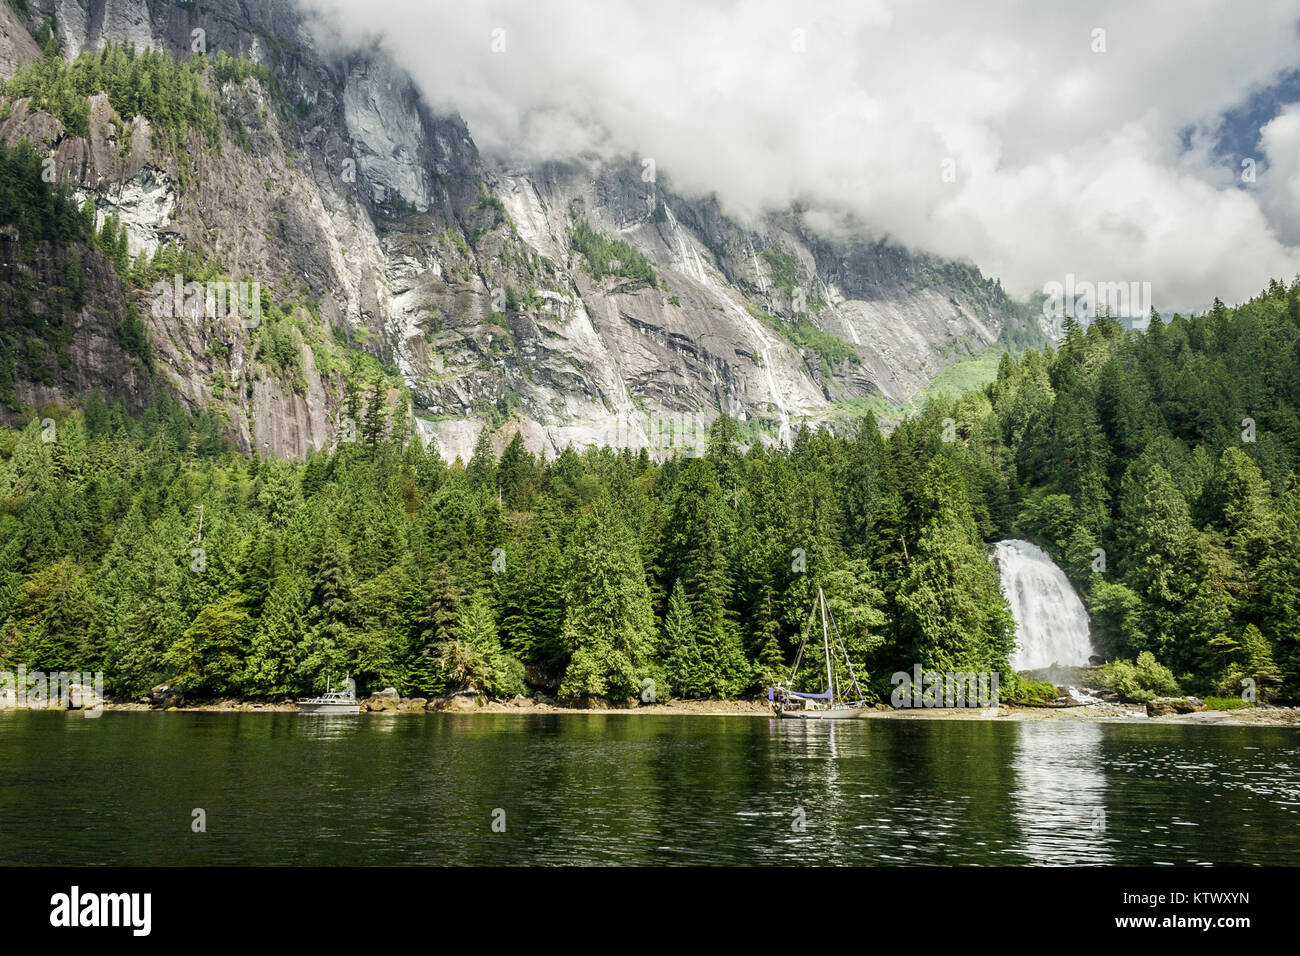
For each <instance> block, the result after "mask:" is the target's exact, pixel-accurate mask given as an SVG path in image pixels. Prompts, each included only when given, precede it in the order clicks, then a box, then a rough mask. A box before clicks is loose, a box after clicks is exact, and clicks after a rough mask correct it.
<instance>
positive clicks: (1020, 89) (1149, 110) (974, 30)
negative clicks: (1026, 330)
mask: <svg viewBox="0 0 1300 956" xmlns="http://www.w3.org/2000/svg"><path fill="white" fill-rule="evenodd" d="M308 2H310V3H311V4H312V5H314V6H316V7H317V8H320V9H323V10H326V11H328V12H329V13H331V14H332V15H336V16H337V17H338V18H339V21H340V23H341V25H342V26H343V28H344V29H345V31H346V32H347V33H348V34H349V35H355V36H358V37H360V36H361V35H363V34H364V33H367V32H371V31H378V32H380V33H382V34H384V36H385V45H386V46H387V47H388V48H389V49H390V50H391V51H392V52H393V53H394V54H395V55H396V57H397V58H398V60H399V61H400V62H401V63H402V64H403V65H404V66H405V67H406V68H407V69H408V70H410V71H411V73H412V74H413V75H414V76H415V77H416V79H417V80H418V81H419V83H420V85H421V87H422V88H423V90H424V92H425V94H426V95H427V96H428V97H429V99H430V100H431V102H433V103H435V104H437V105H439V106H442V107H446V108H451V109H455V110H457V111H458V112H460V113H461V115H463V116H464V117H465V119H466V121H467V122H468V123H469V126H470V130H471V132H472V133H473V135H474V137H475V140H476V141H477V142H478V144H479V146H480V148H481V149H483V151H484V152H485V153H488V154H498V155H503V156H508V157H510V158H513V159H516V160H523V161H528V160H536V159H541V158H556V157H558V156H563V155H566V154H575V153H578V152H582V151H584V150H597V151H600V152H603V153H606V154H611V155H612V154H616V153H617V154H628V153H632V152H637V153H640V154H641V155H644V156H653V157H654V158H655V160H656V162H657V163H658V166H659V169H660V170H661V171H663V172H664V173H666V174H667V175H668V177H669V178H670V179H671V180H672V182H673V183H674V185H675V186H676V187H677V188H679V189H682V190H684V191H692V192H711V191H715V190H716V191H717V192H718V194H719V196H720V198H721V199H722V201H723V202H724V204H726V205H727V206H728V207H729V208H730V209H731V210H733V211H734V212H736V213H737V214H740V215H752V214H754V213H756V212H759V211H761V210H763V209H764V208H773V207H780V206H783V205H785V204H787V203H788V202H790V201H791V200H792V199H795V198H798V199H801V200H803V201H805V202H807V203H809V204H810V205H811V206H812V207H813V208H814V209H819V210H824V211H826V212H829V213H833V214H839V213H843V214H852V215H854V216H856V217H857V218H858V219H859V220H860V221H862V222H865V223H867V224H869V225H870V227H871V228H872V229H873V230H876V231H877V232H878V233H881V234H888V235H890V236H891V237H893V238H895V239H897V240H898V241H901V242H904V243H906V244H908V245H910V246H913V247H916V248H920V249H925V250H928V251H933V252H936V253H939V254H942V255H947V256H959V257H965V258H969V259H972V260H974V261H975V262H976V263H978V264H979V265H980V266H981V267H982V268H983V269H984V270H985V271H986V272H988V273H989V274H992V275H998V276H1000V277H1002V279H1003V281H1004V283H1005V284H1006V285H1007V286H1008V287H1009V288H1011V289H1013V290H1014V291H1017V292H1020V293H1022V294H1024V293H1028V292H1030V291H1032V290H1036V289H1038V288H1041V286H1042V284H1043V283H1044V282H1045V281H1048V280H1051V279H1058V280H1059V279H1062V278H1063V277H1064V276H1065V274H1066V273H1070V272H1072V273H1074V274H1076V275H1078V276H1080V277H1081V278H1089V279H1095V280H1101V281H1121V280H1125V281H1126V280H1141V281H1150V282H1151V283H1152V286H1153V290H1154V295H1155V299H1156V301H1157V303H1158V304H1159V305H1160V306H1161V307H1162V308H1182V309H1189V308H1200V307H1203V306H1204V305H1205V304H1206V303H1207V302H1208V301H1209V300H1210V299H1212V298H1213V297H1214V296H1215V295H1219V296H1221V297H1222V298H1224V299H1225V300H1234V299H1239V298H1244V297H1246V296H1248V295H1250V294H1252V293H1253V292H1254V291H1256V290H1258V289H1259V288H1261V287H1262V286H1263V285H1264V284H1265V283H1266V281H1267V279H1268V278H1269V276H1291V275H1293V274H1294V273H1295V272H1296V271H1297V270H1300V250H1297V249H1296V248H1294V247H1292V246H1290V245H1288V243H1296V242H1297V241H1298V239H1300V114H1298V113H1297V112H1296V111H1295V110H1292V111H1291V112H1289V113H1288V114H1286V115H1285V116H1283V117H1279V118H1278V119H1277V120H1275V121H1274V123H1272V124H1270V126H1269V128H1268V129H1267V130H1266V131H1265V134H1264V148H1265V150H1266V152H1267V156H1268V158H1269V161H1270V163H1271V164H1272V168H1271V169H1269V170H1268V171H1267V172H1266V173H1263V174H1261V176H1260V177H1259V181H1258V182H1257V183H1256V184H1254V185H1253V186H1251V187H1250V188H1249V189H1241V188H1238V182H1237V179H1236V177H1235V176H1234V175H1233V174H1232V171H1225V170H1223V169H1222V168H1218V167H1214V166H1213V165H1212V164H1211V163H1210V162H1209V160H1208V158H1207V157H1208V149H1207V147H1206V143H1205V136H1204V135H1202V136H1200V137H1198V138H1196V139H1195V140H1194V146H1195V148H1194V149H1193V150H1191V151H1190V152H1187V153H1182V152H1181V151H1180V147H1181V140H1180V132H1181V131H1182V130H1183V129H1185V128H1187V127H1193V128H1196V129H1200V130H1202V131H1203V132H1204V131H1206V130H1213V129H1214V128H1215V126H1216V125H1217V122H1218V118H1219V117H1220V116H1221V114H1222V113H1223V111H1224V110H1226V109H1228V108H1229V107H1231V106H1233V105H1235V104H1237V103H1239V102H1240V101H1241V100H1242V99H1243V98H1244V97H1245V95H1246V94H1247V93H1248V92H1249V91H1250V90H1251V89H1255V88H1259V87H1261V86H1265V85H1268V84H1269V83H1271V82H1272V81H1273V80H1274V79H1275V78H1276V76H1277V75H1278V74H1279V72H1281V71H1283V70H1286V69H1292V68H1296V67H1298V66H1300V33H1298V32H1297V25H1296V24H1297V19H1300V3H1298V2H1296V0H1289V2H1282V0H1276V2H1259V3H1253V4H1251V5H1250V6H1249V8H1247V10H1246V11H1245V12H1243V8H1242V7H1241V6H1240V5H1239V4H1234V3H1232V2H1230V0H1190V2H1179V3H1177V4H1173V3H1155V2H1151V3H1134V2H1132V0H1102V2H1097V3H1091V4H1089V5H1087V9H1086V10H1084V9H1079V10H1049V9H1045V8H1046V7H1048V6H1051V5H1045V4H1042V3H1039V2H1035V0H1001V2H998V0H984V2H980V3H970V2H964V0H950V2H940V0H823V2H816V3H795V2H783V0H723V2H713V3H708V4H706V3H702V2H700V0H657V2H655V3H646V2H636V3H633V2H626V0H604V2H601V3H591V2H583V0H545V2H538V0H495V2H489V3H480V2H473V0H454V2H452V0H385V2H383V3H375V2H374V0H308ZM1098 28H1100V29H1104V30H1105V46H1106V52H1104V53H1094V52H1093V51H1092V47H1093V45H1094V30H1096V29H1098ZM494 30H504V31H505V32H504V41H505V51H504V52H499V53H494V52H493V51H492V39H493V31H494ZM795 31H803V33H802V34H798V33H796V32H795ZM497 36H498V37H500V36H501V34H498V35H497ZM801 38H802V41H803V44H804V52H798V50H797V48H798V47H799V41H800V39H801ZM947 158H951V159H953V160H954V161H955V162H956V166H957V169H958V178H957V182H955V183H949V182H944V181H943V178H942V176H941V169H942V163H943V161H944V160H945V159H947Z"/></svg>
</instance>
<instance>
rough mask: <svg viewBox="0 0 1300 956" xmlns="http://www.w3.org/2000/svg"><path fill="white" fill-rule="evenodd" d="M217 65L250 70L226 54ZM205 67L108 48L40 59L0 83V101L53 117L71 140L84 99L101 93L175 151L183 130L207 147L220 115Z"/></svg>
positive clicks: (79, 131) (85, 115)
mask: <svg viewBox="0 0 1300 956" xmlns="http://www.w3.org/2000/svg"><path fill="white" fill-rule="evenodd" d="M217 63H218V66H219V69H221V70H222V71H224V72H226V73H231V74H238V73H239V72H241V70H248V69H251V68H250V67H242V68H241V67H239V66H235V65H233V63H234V61H233V60H232V59H231V58H230V57H229V55H228V54H227V55H226V56H225V57H224V58H220V57H219V58H218V60H217ZM205 68H206V64H205V61H204V59H203V58H202V57H195V58H192V59H190V60H187V61H185V62H183V63H182V62H178V61H177V60H176V59H175V58H174V57H172V56H171V55H170V54H169V53H166V52H163V51H159V50H143V51H137V50H136V48H135V47H134V46H133V45H130V44H128V45H127V46H119V45H117V44H112V43H109V44H106V45H104V46H103V47H102V48H100V49H99V50H86V51H84V52H83V53H82V54H81V55H80V56H78V57H77V58H76V59H75V60H72V61H68V60H65V59H63V57H62V56H59V55H58V54H57V53H56V54H53V55H50V54H47V55H45V56H42V57H41V58H40V59H38V60H35V61H33V62H32V63H29V64H27V65H26V66H25V67H23V68H22V69H20V70H19V71H18V72H17V73H16V74H15V75H14V76H13V77H12V78H10V79H9V80H7V81H6V82H5V83H4V85H3V86H2V87H0V95H4V96H6V97H8V98H10V99H18V98H21V97H26V98H29V99H30V100H31V101H32V105H33V106H34V107H35V108H36V109H41V110H45V111H46V112H48V113H51V114H52V115H54V116H55V117H57V118H58V119H59V120H60V121H61V122H62V123H63V125H64V127H66V128H67V130H68V132H69V133H70V134H71V135H73V136H82V137H89V136H90V132H91V130H90V103H89V98H90V97H91V96H94V95H96V94H98V93H105V94H107V95H108V102H109V105H110V106H112V108H113V110H114V111H115V112H116V113H117V114H118V116H119V117H122V118H123V119H125V120H126V121H127V122H130V120H131V119H133V118H134V117H136V116H143V117H145V118H146V119H147V120H149V122H150V123H151V124H152V126H153V127H154V130H155V133H156V134H157V135H159V136H161V137H162V139H163V142H164V143H165V144H167V145H168V146H169V148H171V149H173V150H178V149H180V148H181V147H182V146H183V144H184V142H185V136H186V134H187V133H188V132H189V131H190V130H194V131H196V132H198V133H199V134H200V135H202V136H203V137H205V138H206V139H207V140H208V141H209V142H215V141H216V139H217V137H218V136H219V134H220V111H219V109H218V107H217V104H216V100H215V98H214V97H213V96H212V94H211V92H210V91H209V90H208V88H207V86H206V84H205V83H204V79H203V73H204V70H205Z"/></svg>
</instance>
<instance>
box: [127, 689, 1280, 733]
mask: <svg viewBox="0 0 1300 956" xmlns="http://www.w3.org/2000/svg"><path fill="white" fill-rule="evenodd" d="M167 703H168V706H165V707H160V706H156V705H152V704H149V703H144V702H133V703H113V702H106V703H105V704H104V709H105V710H106V711H155V712H180V713H295V712H297V711H298V706H297V704H296V703H294V701H292V700H282V701H270V702H267V701H241V700H217V701H209V702H196V703H190V702H184V701H177V700H175V699H171V700H168V701H167ZM358 703H359V704H360V705H361V710H362V714H363V715H366V716H371V715H373V716H400V715H409V714H427V713H459V714H637V715H642V716H654V715H682V714H690V715H699V716H709V717H736V716H741V717H770V716H771V711H770V710H769V709H768V704H767V701H766V700H762V699H758V700H669V701H659V702H655V703H642V702H641V701H640V700H637V699H636V698H631V699H628V700H626V701H623V700H615V701H609V700H600V699H592V700H588V701H580V702H561V701H559V700H557V699H555V698H548V697H522V696H520V697H515V698H514V699H512V700H506V701H501V700H489V699H487V698H485V697H484V696H482V695H479V694H473V693H461V694H453V695H450V696H447V697H435V698H423V697H401V696H399V695H398V694H397V692H396V691H395V690H391V689H389V690H388V691H384V692H381V693H379V694H375V695H373V696H371V697H368V698H364V699H361V700H359V701H358ZM1178 703H1179V704H1180V705H1181V706H1160V705H1159V704H1158V703H1157V706H1154V707H1153V706H1150V705H1143V704H1124V703H1119V702H1115V701H1098V702H1095V703H1083V704H1076V705H1072V706H1018V705H1014V704H1001V705H999V706H998V707H995V708H987V709H984V708H974V707H972V708H901V709H894V708H892V707H889V706H887V705H885V704H877V705H875V709H873V710H871V711H869V712H868V713H867V714H865V715H864V716H863V718H862V719H864V720H880V719H886V720H1023V721H1031V722H1032V721H1069V720H1085V721H1105V722H1127V721H1133V722H1146V721H1153V722H1156V723H1162V724H1220V725H1236V726H1251V725H1272V726H1292V727H1300V707H1271V706H1260V707H1249V708H1241V709H1238V710H1222V711H1212V710H1206V709H1205V708H1204V705H1203V704H1200V702H1195V703H1196V704H1200V706H1199V708H1197V707H1196V706H1195V704H1190V703H1189V704H1186V705H1183V702H1182V701H1181V700H1180V701H1179V702H1178Z"/></svg>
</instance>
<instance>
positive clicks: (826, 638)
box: [817, 588, 835, 703]
mask: <svg viewBox="0 0 1300 956" xmlns="http://www.w3.org/2000/svg"><path fill="white" fill-rule="evenodd" d="M817 601H818V607H819V608H820V609H821V612H822V643H823V644H824V645H825V646H826V689H827V690H829V691H830V692H831V703H834V701H835V676H834V672H833V671H832V670H831V637H830V632H829V631H828V630H827V629H826V595H825V594H823V593H822V589H821V588H818V589H817Z"/></svg>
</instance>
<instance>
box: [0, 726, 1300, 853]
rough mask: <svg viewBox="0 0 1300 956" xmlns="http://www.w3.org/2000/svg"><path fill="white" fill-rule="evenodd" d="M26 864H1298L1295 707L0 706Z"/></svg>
mask: <svg viewBox="0 0 1300 956" xmlns="http://www.w3.org/2000/svg"><path fill="white" fill-rule="evenodd" d="M196 807H201V808H203V809H204V810H205V811H206V813H207V832H206V833H194V832H192V830H191V820H192V816H191V812H192V810H193V809H194V808H196ZM498 809H500V810H503V811H504V819H505V832H503V833H499V832H493V829H492V822H493V813H494V811H495V810H498ZM801 818H802V820H803V821H804V822H805V827H804V829H803V830H802V831H798V830H796V829H795V825H796V824H797V823H798V822H799V820H800V819H801ZM498 819H499V817H498ZM23 863H27V864H59V865H84V864H148V865H169V864H362V865H374V864H566V863H594V864H608V863H626V864H633V863H646V864H752V863H796V864H797V863H825V864H855V865H868V864H994V865H996V864H1026V863H1028V864H1068V863H1103V864H1155V863H1172V864H1199V863H1216V864H1297V863H1300V731H1296V730H1291V729H1285V728H1263V727H1221V726H1218V727H1188V726H1171V725H1153V724H1142V723H1131V724H1092V723H1075V722H1068V723H1065V722H1063V723H1019V722H1014V721H996V720H960V721H958V720H954V721H939V720H924V721H922V720H908V721H903V720H868V721H857V722H851V723H843V724H825V725H820V724H811V723H803V722H795V721H771V720H767V719H762V718H740V717H737V718H711V717H659V716H599V715H568V714H566V715H549V716H536V715H532V716H525V715H509V714H502V715H472V716H462V715H427V716H424V715H420V716H410V717H389V718H380V717H364V716H363V717H358V718H319V717H317V718H310V717H303V716H301V715H297V714H184V713H170V714H157V713H109V714H105V715H103V716H102V717H100V718H99V719H96V720H87V719H85V718H83V717H81V716H80V715H69V714H60V713H26V712H12V711H10V712H3V713H0V864H23Z"/></svg>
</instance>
